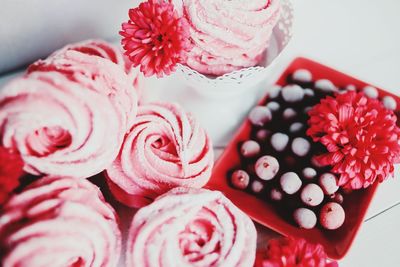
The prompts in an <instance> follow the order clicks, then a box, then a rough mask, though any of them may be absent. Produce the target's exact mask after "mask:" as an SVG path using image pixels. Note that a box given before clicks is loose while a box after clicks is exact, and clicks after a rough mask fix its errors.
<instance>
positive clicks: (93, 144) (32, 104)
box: [0, 72, 126, 178]
mask: <svg viewBox="0 0 400 267" xmlns="http://www.w3.org/2000/svg"><path fill="white" fill-rule="evenodd" d="M114 107H115V106H114V105H113V103H112V102H111V101H110V100H109V98H108V97H105V96H104V95H103V94H99V93H97V92H95V91H93V90H87V88H86V87H85V86H83V85H82V84H80V83H76V82H72V81H71V80H69V79H67V78H66V77H65V76H64V75H62V74H60V73H58V72H32V73H31V74H28V75H25V76H24V77H21V78H17V79H15V80H13V81H11V82H10V83H9V84H8V85H6V86H5V87H4V88H3V89H2V90H1V91H0V125H2V127H1V130H0V143H1V144H2V145H3V146H4V147H6V148H8V149H12V150H13V151H18V152H19V153H20V154H21V157H22V159H23V160H24V163H25V166H24V169H25V171H26V172H29V173H31V174H35V175H39V174H51V175H57V176H72V177H83V178H86V177H89V176H92V175H95V174H97V173H99V172H101V171H102V170H104V169H105V168H106V167H107V166H108V165H109V164H111V162H112V161H113V160H114V159H115V157H116V156H117V155H118V151H119V149H120V146H121V144H122V141H123V136H124V134H125V132H126V128H125V126H124V125H125V124H124V121H121V116H120V114H119V113H118V111H117V110H116V109H115V108H114Z"/></svg>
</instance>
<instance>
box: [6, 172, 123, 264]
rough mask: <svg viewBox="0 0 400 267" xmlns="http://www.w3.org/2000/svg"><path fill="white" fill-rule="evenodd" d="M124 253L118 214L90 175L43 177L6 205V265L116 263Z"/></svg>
mask: <svg viewBox="0 0 400 267" xmlns="http://www.w3.org/2000/svg"><path fill="white" fill-rule="evenodd" d="M120 252H121V233H120V230H119V228H118V218H117V215H116V213H115V211H114V209H113V208H112V207H111V206H110V205H109V204H107V203H106V202H105V200H104V198H103V195H102V194H101V192H100V190H99V189H98V188H97V187H96V186H94V185H93V184H91V183H90V182H89V181H87V180H85V179H74V178H63V177H44V178H41V179H39V180H37V181H36V182H34V183H33V184H31V185H30V186H29V187H27V188H26V189H25V190H24V191H23V192H22V193H20V194H17V195H15V196H13V197H12V198H10V200H9V201H8V202H7V203H6V204H5V206H4V207H3V209H2V210H1V214H0V262H1V266H4V267H10V266H30V267H41V266H76V267H78V266H91V267H96V266H97V267H106V266H110V267H112V266H116V265H117V262H118V260H119V256H120Z"/></svg>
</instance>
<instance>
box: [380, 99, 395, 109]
mask: <svg viewBox="0 0 400 267" xmlns="http://www.w3.org/2000/svg"><path fill="white" fill-rule="evenodd" d="M382 104H383V106H384V107H385V108H387V109H390V110H396V109H397V102H396V100H395V99H394V98H393V97H391V96H385V97H383V98H382Z"/></svg>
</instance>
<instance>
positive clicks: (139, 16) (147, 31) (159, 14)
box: [120, 0, 192, 77]
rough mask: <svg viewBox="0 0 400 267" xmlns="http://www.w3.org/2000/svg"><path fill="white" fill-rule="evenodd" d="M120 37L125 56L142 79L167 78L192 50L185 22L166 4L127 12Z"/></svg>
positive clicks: (155, 2)
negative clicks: (139, 72) (143, 77)
mask: <svg viewBox="0 0 400 267" xmlns="http://www.w3.org/2000/svg"><path fill="white" fill-rule="evenodd" d="M120 34H121V36H122V37H123V38H122V46H123V48H124V49H125V54H126V55H127V56H128V57H129V59H130V60H131V61H132V63H133V65H134V66H135V67H136V66H139V65H140V70H141V71H142V72H143V73H144V75H145V76H151V75H153V74H156V75H157V76H158V77H162V76H163V75H164V74H166V75H169V74H170V73H171V72H173V71H174V70H175V67H176V65H177V64H178V63H181V62H184V60H185V58H186V56H187V53H186V52H187V51H190V49H191V48H192V43H191V41H190V38H189V36H190V34H189V24H188V22H187V20H186V19H185V18H183V17H180V16H179V15H178V13H177V12H176V11H175V10H174V5H173V4H172V3H170V2H168V1H166V0H149V1H147V2H143V3H141V4H140V5H139V6H138V7H137V8H133V9H130V10H129V21H128V22H125V23H123V24H122V31H120Z"/></svg>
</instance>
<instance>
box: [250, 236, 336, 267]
mask: <svg viewBox="0 0 400 267" xmlns="http://www.w3.org/2000/svg"><path fill="white" fill-rule="evenodd" d="M254 266H255V267H317V266H318V267H337V266H338V264H337V262H332V261H329V260H328V257H327V255H326V253H325V251H324V248H323V247H322V246H321V245H319V244H318V245H315V244H311V243H307V242H306V241H305V240H304V239H294V238H280V239H272V240H270V241H269V242H268V248H267V250H265V251H258V252H257V256H256V262H255V264H254Z"/></svg>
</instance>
